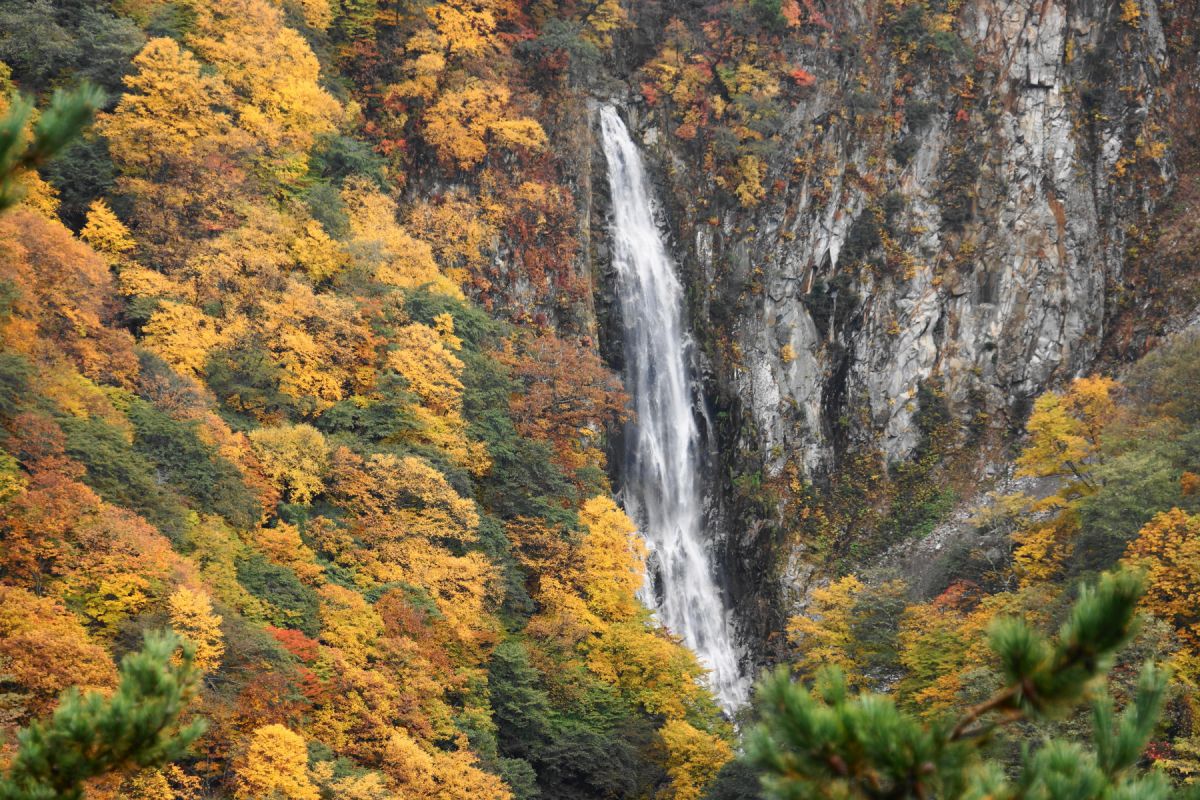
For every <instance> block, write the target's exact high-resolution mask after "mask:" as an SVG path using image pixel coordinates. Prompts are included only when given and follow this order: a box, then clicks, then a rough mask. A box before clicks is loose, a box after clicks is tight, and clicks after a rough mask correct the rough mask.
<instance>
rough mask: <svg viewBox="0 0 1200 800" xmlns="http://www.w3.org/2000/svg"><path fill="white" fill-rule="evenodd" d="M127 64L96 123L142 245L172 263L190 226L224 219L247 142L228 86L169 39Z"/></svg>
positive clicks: (192, 231)
mask: <svg viewBox="0 0 1200 800" xmlns="http://www.w3.org/2000/svg"><path fill="white" fill-rule="evenodd" d="M133 65H134V68H135V69H134V72H133V73H132V74H130V75H129V76H127V77H126V78H125V85H126V89H127V91H126V92H125V94H123V95H122V96H121V101H120V102H119V103H118V104H117V107H116V108H115V109H114V110H113V111H112V112H111V113H110V114H108V115H106V116H105V117H104V118H102V119H101V123H100V127H101V130H102V132H103V133H104V135H105V136H106V137H108V141H109V150H110V152H111V153H112V157H113V161H114V162H115V163H116V165H117V166H118V167H119V168H120V170H121V178H120V181H119V187H120V188H121V190H122V191H124V192H126V193H127V194H129V195H130V196H131V197H132V198H133V200H134V218H135V221H136V223H137V230H138V232H139V234H141V235H142V237H143V239H142V243H143V244H144V245H150V244H153V245H156V247H155V248H154V249H153V251H152V252H153V254H154V256H155V257H156V258H157V259H159V260H160V261H161V262H162V263H164V264H166V265H172V266H174V265H178V264H180V263H181V261H182V260H183V258H185V257H186V249H183V248H182V243H183V242H186V241H188V240H190V239H192V238H194V237H195V235H196V229H198V230H200V231H203V230H205V229H212V228H220V227H223V226H224V225H226V224H227V223H228V219H229V217H230V215H231V214H232V213H233V203H232V202H231V201H232V200H233V199H235V197H236V194H237V193H236V192H231V191H230V189H231V188H233V187H236V186H237V185H238V184H239V183H240V182H241V180H242V178H241V177H240V176H239V175H238V174H237V168H236V162H237V160H238V159H239V158H240V157H241V154H243V153H244V152H246V151H248V150H250V149H251V148H252V141H251V139H250V138H249V137H248V136H246V135H245V134H244V133H243V132H242V131H240V130H238V128H237V126H236V125H235V123H234V121H233V119H231V118H230V116H229V114H228V113H226V111H225V110H224V109H227V108H229V107H230V106H231V105H232V104H233V94H232V92H231V91H230V89H229V87H228V85H227V84H226V83H225V82H224V80H222V78H221V77H220V76H219V75H214V74H212V73H206V72H204V71H203V70H202V67H201V64H200V62H199V61H198V60H197V59H196V57H195V56H194V55H193V54H192V53H191V51H189V50H187V49H185V48H183V47H181V46H180V45H179V43H178V42H176V41H175V40H174V39H168V38H156V39H151V40H150V41H149V42H147V43H146V46H145V47H143V48H142V51H141V52H140V53H138V55H137V56H136V57H135V58H134V60H133ZM215 176H220V181H219V182H218V181H214V180H213V178H214V177H215ZM218 184H219V185H218ZM185 210H186V213H184V212H185ZM185 216H186V217H187V218H188V223H187V224H184V222H183V217H185Z"/></svg>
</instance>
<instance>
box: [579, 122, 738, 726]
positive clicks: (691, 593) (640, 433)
mask: <svg viewBox="0 0 1200 800" xmlns="http://www.w3.org/2000/svg"><path fill="white" fill-rule="evenodd" d="M600 124H601V133H602V136H603V142H604V154H605V157H606V158H607V159H608V181H609V185H610V187H611V191H612V212H613V219H612V246H613V266H614V267H615V269H616V274H617V290H618V295H619V298H620V302H621V311H622V316H623V318H624V322H625V331H624V332H625V361H626V382H627V385H628V389H629V391H630V393H631V395H632V396H633V401H634V409H635V410H636V412H637V419H636V420H635V421H634V422H632V423H630V426H629V430H628V432H627V436H626V461H627V465H628V470H627V473H626V478H625V486H624V487H623V492H624V497H625V506H626V510H627V511H629V513H630V514H631V515H632V516H633V518H634V519H635V520H636V521H637V523H638V526H639V528H640V530H641V534H642V537H643V538H644V539H645V541H646V545H647V549H648V550H649V553H650V571H651V576H650V578H651V580H648V581H647V586H646V588H645V589H643V600H644V602H646V604H647V605H648V606H650V608H651V609H653V610H654V612H655V613H656V615H657V617H658V619H659V621H660V622H661V623H662V624H663V625H664V626H666V628H667V629H668V630H670V631H671V632H672V633H675V634H676V635H678V636H679V637H680V638H682V639H683V642H684V644H686V645H687V646H688V647H689V648H691V649H692V651H693V652H695V653H696V655H697V656H698V657H699V658H700V661H701V663H703V665H704V666H705V667H706V668H708V670H709V679H710V682H711V686H712V689H713V693H714V694H715V695H716V697H717V700H718V702H720V704H721V706H722V707H723V708H724V709H725V710H726V711H729V712H732V711H734V710H736V709H737V708H738V707H740V706H741V705H743V704H744V703H745V702H746V697H747V694H748V691H749V686H748V683H749V682H748V680H747V679H746V677H745V676H744V675H743V674H742V671H741V666H740V663H739V662H740V658H739V652H738V646H737V643H736V642H735V640H734V636H733V632H732V625H731V622H730V614H729V610H728V609H727V608H726V607H725V604H724V602H723V600H722V597H721V591H720V588H719V587H718V585H717V581H716V578H715V576H714V569H713V563H712V558H711V554H710V553H709V552H708V548H707V547H706V545H707V544H708V541H707V537H706V536H705V531H704V517H703V510H702V493H701V486H700V481H699V473H700V469H701V465H702V463H703V454H702V452H701V441H700V431H699V429H698V428H697V426H696V419H695V416H694V415H693V399H694V397H693V393H692V381H691V379H690V378H691V376H690V370H689V365H688V359H687V351H688V338H687V337H688V335H687V330H686V327H685V325H684V317H683V288H682V286H681V285H680V283H679V280H678V278H677V277H676V276H675V267H674V264H673V263H672V260H671V258H670V256H669V255H668V254H667V248H666V246H665V245H664V244H663V239H662V234H661V233H660V231H659V230H658V227H657V225H656V224H655V220H654V201H653V199H652V190H651V187H650V182H649V179H648V178H647V176H646V171H645V167H644V166H643V164H642V157H641V154H640V153H639V152H638V149H637V147H636V146H635V145H634V143H633V140H632V139H631V138H630V136H629V132H628V130H627V129H626V128H625V124H624V123H623V122H622V121H621V118H620V117H619V116H618V115H617V112H616V111H615V110H614V109H612V108H611V107H605V108H603V109H602V110H601V113H600Z"/></svg>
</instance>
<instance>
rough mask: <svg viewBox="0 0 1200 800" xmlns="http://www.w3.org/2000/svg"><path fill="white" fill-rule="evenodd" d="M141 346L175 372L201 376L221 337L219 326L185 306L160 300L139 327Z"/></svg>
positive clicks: (191, 306) (220, 342) (193, 308)
mask: <svg viewBox="0 0 1200 800" xmlns="http://www.w3.org/2000/svg"><path fill="white" fill-rule="evenodd" d="M142 336H143V339H142V344H143V345H144V346H145V348H146V349H147V350H149V351H150V352H152V353H154V354H156V355H158V356H160V357H161V358H162V359H163V361H166V362H167V363H168V364H170V365H171V366H172V367H174V368H175V369H176V370H178V371H179V372H181V373H183V374H185V375H190V376H193V377H198V376H202V375H203V374H204V370H205V367H206V366H207V364H208V357H209V354H210V353H212V351H213V350H214V349H216V348H217V347H219V346H220V345H221V344H222V343H223V342H224V341H225V337H224V336H223V335H222V331H221V327H220V323H219V322H218V321H217V320H216V319H214V318H212V317H210V316H208V315H207V314H205V313H204V312H203V311H201V310H200V309H198V308H196V307H195V306H193V305H189V304H187V303H177V302H174V301H171V300H163V301H162V302H161V303H160V304H159V307H158V310H157V311H155V312H154V313H153V314H151V315H150V319H149V321H147V322H146V324H145V325H144V326H143V327H142Z"/></svg>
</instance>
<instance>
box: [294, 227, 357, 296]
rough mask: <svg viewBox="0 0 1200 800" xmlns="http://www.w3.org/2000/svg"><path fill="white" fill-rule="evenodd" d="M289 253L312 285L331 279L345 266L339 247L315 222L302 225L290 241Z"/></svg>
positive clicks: (344, 256) (344, 257)
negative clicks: (306, 274)
mask: <svg viewBox="0 0 1200 800" xmlns="http://www.w3.org/2000/svg"><path fill="white" fill-rule="evenodd" d="M291 252H292V257H293V258H295V259H296V263H297V264H299V265H300V268H301V269H303V270H304V271H305V272H307V273H308V276H309V277H310V278H312V280H313V282H314V283H320V282H321V281H324V280H328V279H329V278H332V277H333V276H334V275H336V274H337V273H338V272H340V271H341V269H342V268H343V267H344V266H345V265H346V254H345V253H344V252H343V251H342V248H341V246H340V245H339V244H338V243H337V242H335V241H334V240H333V239H331V238H329V234H327V233H325V229H324V228H323V227H321V223H319V222H317V221H316V220H309V221H308V222H306V223H305V224H304V227H303V228H302V229H301V230H300V233H299V234H298V235H297V236H296V238H295V239H294V240H293V241H292V246H291Z"/></svg>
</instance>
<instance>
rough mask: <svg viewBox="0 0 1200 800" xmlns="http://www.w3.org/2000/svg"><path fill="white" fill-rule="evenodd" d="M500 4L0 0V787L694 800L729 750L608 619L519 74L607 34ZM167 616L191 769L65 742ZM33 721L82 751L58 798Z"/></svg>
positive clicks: (574, 333) (568, 228)
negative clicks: (185, 683)
mask: <svg viewBox="0 0 1200 800" xmlns="http://www.w3.org/2000/svg"><path fill="white" fill-rule="evenodd" d="M526 5H527V4H524V3H515V2H512V3H510V2H506V1H505V0H490V1H489V2H460V1H459V0H452V1H451V2H440V3H401V4H394V3H392V4H383V3H379V4H376V3H374V2H370V0H345V2H341V3H330V2H327V0H285V2H282V3H280V2H271V1H270V0H222V2H216V1H215V0H213V1H212V2H209V0H190V1H189V2H179V3H170V2H158V1H157V0H122V1H121V2H115V3H100V2H90V1H89V0H83V1H82V2H72V3H54V4H51V3H49V2H44V1H43V0H29V1H26V0H3V2H0V30H3V31H4V34H3V36H0V98H3V99H2V100H0V106H3V107H2V108H0V112H2V113H4V114H5V115H6V119H8V120H9V121H10V122H11V124H9V127H8V128H5V129H4V130H3V131H0V168H3V169H4V173H3V176H4V178H5V181H6V183H5V189H4V194H3V197H4V202H5V204H7V205H10V206H11V207H10V208H8V210H7V211H6V212H5V213H4V214H3V215H0V348H2V352H0V448H2V450H0V684H2V686H0V727H2V728H3V731H4V732H6V733H15V731H17V730H18V729H21V728H28V726H30V725H31V724H33V723H34V722H35V720H43V722H41V723H38V725H42V726H43V727H40V728H39V727H32V728H28V730H29V731H30V732H29V733H27V734H26V735H25V736H26V738H25V739H22V740H20V741H18V740H17V739H16V738H14V737H13V736H7V735H6V736H4V737H3V740H2V741H3V744H2V745H0V762H4V763H8V766H9V769H10V770H11V772H10V773H9V774H10V777H11V779H12V780H13V781H17V782H18V783H20V785H21V786H22V787H24V788H23V789H21V791H25V790H28V791H29V792H32V794H28V795H22V794H21V793H20V792H17V794H15V795H12V796H38V797H49V796H63V797H67V796H71V792H72V791H74V789H73V788H72V787H73V786H74V785H75V784H74V783H73V782H74V781H76V780H85V779H86V784H85V785H86V795H87V796H88V797H94V798H131V799H138V800H166V799H167V798H180V799H181V800H192V798H199V797H234V798H239V799H245V800H249V798H266V797H280V798H295V799H296V800H317V798H334V797H337V798H354V799H356V800H383V799H384V798H400V797H402V798H406V799H409V800H423V799H428V800H460V799H461V798H466V797H472V798H481V799H492V800H502V799H506V798H510V797H511V798H535V797H541V798H572V799H574V798H612V797H650V796H654V797H661V798H680V799H681V800H691V799H693V798H697V797H699V796H700V794H701V792H702V790H703V787H704V786H705V785H706V784H707V783H708V782H709V781H710V780H711V778H712V776H713V775H714V774H715V773H716V771H717V770H718V769H719V768H720V767H721V765H722V764H724V763H725V762H726V761H728V760H729V759H730V758H731V756H732V754H733V749H732V744H731V740H732V731H731V728H730V727H729V725H728V723H727V722H725V721H724V720H723V719H722V717H721V716H720V715H719V714H718V712H717V710H716V707H715V705H714V703H713V701H712V699H711V697H710V696H709V694H708V692H707V690H706V689H705V688H704V685H703V681H702V673H701V669H700V667H699V665H698V664H697V662H696V660H695V658H694V657H693V656H692V655H691V654H690V653H689V652H687V651H686V650H684V649H683V648H682V647H681V646H679V645H678V644H677V642H676V641H675V640H674V639H672V638H671V637H670V636H668V635H667V634H666V633H665V632H663V631H662V630H661V629H659V628H658V627H657V626H656V625H655V624H654V623H653V622H652V620H651V619H650V618H649V615H648V613H647V612H646V610H645V609H644V608H643V607H642V606H641V604H640V603H639V602H638V601H637V599H636V598H635V592H636V590H637V588H638V586H639V584H640V580H641V575H642V570H643V568H642V559H643V557H644V553H643V552H642V550H641V547H640V545H639V544H638V540H637V538H636V537H635V535H634V529H633V525H632V523H631V522H630V521H629V519H628V518H627V517H626V516H625V515H624V513H623V512H622V511H621V510H620V509H619V508H618V507H617V505H616V504H615V503H614V502H613V500H612V499H610V498H611V487H610V486H609V484H608V479H607V477H606V469H605V459H604V452H605V450H604V448H605V442H604V432H605V430H606V428H607V427H608V426H610V425H611V424H613V423H615V422H619V421H620V420H621V419H623V418H624V416H625V414H626V411H625V408H626V398H625V396H624V394H623V392H622V391H621V388H620V382H619V381H618V380H617V379H616V377H615V376H614V375H613V374H612V373H611V372H610V371H609V370H608V369H607V368H605V367H604V366H603V365H602V363H601V362H600V360H599V358H598V357H597V356H596V355H595V352H594V347H593V346H592V345H593V343H592V342H591V341H590V340H589V337H591V336H592V335H593V332H592V331H591V330H590V329H589V327H588V322H587V320H586V318H585V317H584V316H583V315H581V314H580V313H579V312H578V310H577V308H576V306H575V305H573V304H574V303H575V302H576V301H577V300H578V299H579V298H580V297H582V294H583V292H584V291H585V289H586V287H585V286H584V284H583V283H582V282H581V281H580V280H579V278H578V276H577V275H576V265H575V257H576V252H575V242H574V238H573V231H574V227H573V226H574V223H573V219H574V218H573V216H572V215H573V213H574V212H573V204H572V194H571V192H570V190H569V187H568V186H567V184H566V179H565V178H564V177H563V173H562V170H561V165H560V163H559V162H558V160H557V156H556V155H555V154H554V153H553V152H552V151H551V149H550V148H549V147H548V143H549V136H548V134H547V132H546V129H545V128H544V127H543V126H542V124H541V123H539V121H538V114H539V113H541V109H539V108H538V107H537V104H536V102H535V98H534V95H533V94H531V92H530V89H529V83H528V81H529V80H530V79H531V78H532V77H534V76H537V77H538V78H539V79H543V80H544V79H547V78H553V77H554V76H558V78H555V80H557V81H559V84H556V85H561V87H565V86H566V85H567V81H568V80H569V76H568V72H569V59H567V58H566V57H565V56H563V55H562V54H563V52H565V51H564V50H562V48H561V47H559V46H550V45H547V46H545V47H543V46H542V45H546V42H545V41H543V40H542V39H541V35H542V34H541V31H542V30H543V28H544V27H548V28H549V29H552V30H554V31H557V32H558V34H556V35H559V39H558V40H555V41H561V39H562V36H564V35H565V36H568V39H569V41H566V42H565V43H564V44H563V46H564V47H565V46H566V45H570V46H571V47H573V48H575V49H577V50H579V51H580V52H584V51H586V52H591V53H599V52H601V51H602V50H603V49H604V48H605V47H607V46H608V44H609V34H610V32H611V31H612V30H613V29H614V28H615V26H617V25H620V24H622V21H623V19H624V17H623V12H622V11H621V9H620V7H619V6H618V5H617V4H616V3H615V2H602V3H599V4H595V3H590V4H580V5H579V7H578V8H576V7H575V6H574V4H570V3H567V4H560V6H561V7H560V8H552V7H550V6H549V5H547V4H536V3H535V4H528V5H529V6H530V7H526ZM543 6H545V7H543ZM564 32H568V33H564ZM85 80H87V81H90V82H91V83H92V84H94V85H97V86H99V87H100V88H101V89H102V90H103V91H104V92H105V93H106V95H107V99H106V100H102V99H101V98H100V96H99V94H93V95H89V96H88V97H89V98H90V100H89V102H92V103H103V107H102V108H101V109H100V113H99V115H98V118H97V122H96V124H95V125H94V127H93V128H92V129H91V130H90V131H89V132H88V133H87V134H85V135H84V137H83V138H82V139H79V140H77V141H75V142H74V143H72V144H70V145H67V146H66V147H65V148H62V152H61V154H60V155H59V156H58V157H57V158H56V159H53V160H47V159H46V158H44V156H46V155H49V152H48V150H47V149H45V148H43V149H42V150H39V149H38V148H39V147H41V146H42V145H43V144H46V143H47V142H48V141H49V140H48V139H47V135H48V134H54V133H56V132H57V131H59V130H60V128H61V122H62V120H61V117H62V116H63V114H64V113H65V112H66V111H71V110H72V108H73V107H64V105H63V102H62V101H61V100H51V99H50V98H51V96H52V95H53V92H54V90H55V89H56V88H58V87H63V86H71V85H76V84H80V83H81V82H82V81H85ZM554 91H556V90H555V89H554V87H553V86H551V87H550V89H549V90H548V92H549V94H547V95H546V96H547V97H552V96H553V92H554ZM21 97H24V98H28V99H29V104H28V105H27V104H26V102H27V101H26V100H23V99H19V98H21ZM34 106H36V108H37V109H40V110H38V111H35V110H33V107H34ZM75 110H78V109H75ZM68 127H70V126H68ZM10 128H11V130H10ZM51 143H52V144H54V145H55V148H58V146H59V145H61V144H65V141H64V142H51ZM23 148H24V149H23ZM10 178H11V179H12V180H9V179H10ZM432 186H437V187H438V188H437V189H436V190H434V189H429V188H428V187H432ZM514 276H520V277H519V279H518V278H517V277H514ZM551 323H554V324H551ZM165 628H170V629H173V631H174V632H175V634H177V635H178V636H179V637H181V639H182V641H184V642H185V643H186V650H187V652H188V653H189V656H188V659H189V661H188V663H189V665H190V666H189V669H190V670H192V671H194V673H195V675H196V679H197V684H196V690H195V692H194V696H190V695H189V696H190V701H189V702H188V703H187V705H186V708H183V707H181V708H179V709H177V711H178V712H179V713H181V714H182V717H181V720H180V722H181V724H183V725H184V726H185V727H184V729H183V730H184V731H185V732H190V733H187V735H186V736H183V737H182V739H183V740H186V741H185V742H184V743H187V742H190V747H189V748H188V749H187V750H186V751H183V750H182V749H181V748H174V745H173V744H172V747H167V744H168V743H170V742H176V743H177V740H174V739H172V740H170V742H167V741H166V740H164V742H162V743H160V744H162V747H158V749H157V750H155V749H154V748H155V747H157V745H154V743H153V742H152V741H149V740H148V742H144V743H143V744H147V746H148V747H149V749H148V750H138V749H136V748H135V749H129V750H125V751H121V752H116V751H112V752H110V751H107V750H105V749H104V748H103V747H102V746H100V745H99V744H97V745H95V747H92V745H88V744H86V743H85V742H82V741H80V740H79V739H78V736H76V734H78V732H79V731H78V728H77V727H75V728H72V731H74V733H72V734H71V736H67V737H66V738H55V737H60V736H62V735H63V734H62V732H61V731H59V730H58V728H56V727H55V726H56V725H58V724H59V723H58V722H56V721H55V720H59V719H60V717H52V716H50V715H52V714H54V712H55V709H56V708H57V709H58V710H59V713H60V714H66V715H67V717H64V719H66V718H70V719H73V720H76V721H78V720H80V719H83V720H85V721H86V720H87V719H91V718H90V717H87V715H86V714H85V715H84V716H82V717H81V716H79V714H78V713H77V712H78V710H79V707H78V705H77V704H78V703H80V702H83V703H85V704H87V703H92V704H93V706H94V707H93V706H87V708H90V709H92V711H88V712H87V713H88V714H92V716H93V717H96V716H97V715H101V716H102V715H103V714H104V713H108V712H107V711H105V709H108V708H110V706H107V705H105V702H106V701H105V700H104V698H106V697H108V698H112V699H113V702H115V701H116V699H118V698H121V697H123V696H125V695H124V694H123V693H126V692H130V691H134V687H133V685H132V684H128V683H127V681H126V680H125V678H123V677H122V675H125V674H126V673H119V671H118V668H117V664H118V663H119V662H120V661H121V659H122V658H123V657H125V656H127V655H128V654H131V653H135V652H137V651H139V649H140V648H141V647H142V642H143V639H144V634H146V633H147V632H151V633H153V632H157V631H160V630H162V629H165ZM153 655H154V654H153V653H151V654H150V656H153ZM158 655H159V656H161V655H162V654H161V653H159V654H158ZM147 657H149V656H147ZM127 663H128V662H127ZM137 663H141V662H137ZM154 663H157V664H158V670H159V672H161V673H162V675H161V676H160V677H163V680H165V679H166V677H165V676H169V675H172V674H174V673H172V672H171V671H169V670H167V671H165V672H164V671H163V667H162V662H161V659H160V661H158V662H154ZM155 674H156V675H158V674H159V673H158V672H156V673H155ZM145 677H146V674H145V670H143V678H145ZM68 687H78V690H79V691H80V692H83V693H85V694H84V695H82V696H83V697H87V698H91V699H88V700H82V701H81V700H77V699H68V700H63V701H60V700H59V698H60V693H61V692H62V691H63V690H64V689H66V688H68ZM143 688H145V687H143ZM159 688H162V687H159ZM92 690H95V691H96V692H98V693H97V694H91V695H88V694H86V693H87V692H89V691H92ZM114 693H115V694H114ZM152 694H153V693H151V695H152ZM148 696H149V695H148ZM72 704H76V705H74V706H73V705H72ZM96 704H99V705H96ZM113 707H115V706H113ZM122 708H123V706H122ZM64 709H65V711H64ZM126 710H128V709H126ZM97 718H98V717H97ZM46 720H49V721H46ZM197 720H203V721H204V725H205V729H204V732H203V734H202V735H200V734H199V727H194V728H193V727H187V726H190V725H191V723H192V722H193V721H197ZM63 724H66V723H63ZM106 724H107V723H106ZM46 726H48V727H46ZM164 730H165V728H164ZM34 731H40V732H39V733H35V732H34ZM164 735H165V734H164ZM72 736H74V737H75V738H71V737H72ZM29 737H34V738H35V739H37V738H38V737H42V738H41V739H38V741H44V745H43V750H42V751H41V752H42V753H43V755H44V748H45V747H49V748H51V749H55V750H59V749H61V748H59V747H58V745H57V744H56V743H58V742H60V741H61V742H68V744H66V745H64V747H68V748H69V747H76V746H78V747H82V748H85V749H86V748H89V747H92V750H91V751H90V752H91V753H92V755H93V756H95V757H96V758H95V759H94V760H92V761H88V759H86V758H83V759H76V760H75V761H72V762H71V764H72V766H71V768H70V771H69V772H63V774H62V775H61V776H60V778H61V782H62V785H61V786H57V785H56V788H53V789H52V790H51V791H50V793H49V794H45V793H44V788H45V785H47V784H44V783H38V781H41V780H43V778H45V771H44V770H43V772H41V773H39V772H38V769H39V767H38V766H37V764H33V763H32V762H30V763H26V761H24V760H22V759H27V758H32V757H33V756H36V755H37V752H39V751H38V750H37V748H33V749H30V748H29V747H27V746H25V745H22V744H21V742H27V741H28V740H29ZM35 744H36V742H35ZM18 747H21V748H23V749H20V751H18ZM172 748H174V749H172ZM30 753H32V754H33V755H29V754H30ZM122 753H123V755H122ZM106 754H107V755H106ZM143 756H144V757H143ZM39 757H40V756H39ZM72 758H73V756H72ZM105 759H107V760H105ZM39 763H42V764H43V766H44V762H39ZM64 763H65V762H64ZM139 766H140V767H144V768H143V769H137V768H136V767H139ZM109 768H113V769H109ZM64 769H66V768H65V767H64ZM106 770H107V774H105V775H99V776H98V777H97V775H98V773H100V772H104V771H106ZM5 786H6V788H5V789H4V790H3V793H4V796H10V794H11V792H10V789H11V787H10V786H8V785H7V784H6V785H5ZM38 786H41V787H43V788H41V789H39V788H37V787H38ZM31 787H32V788H31Z"/></svg>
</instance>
